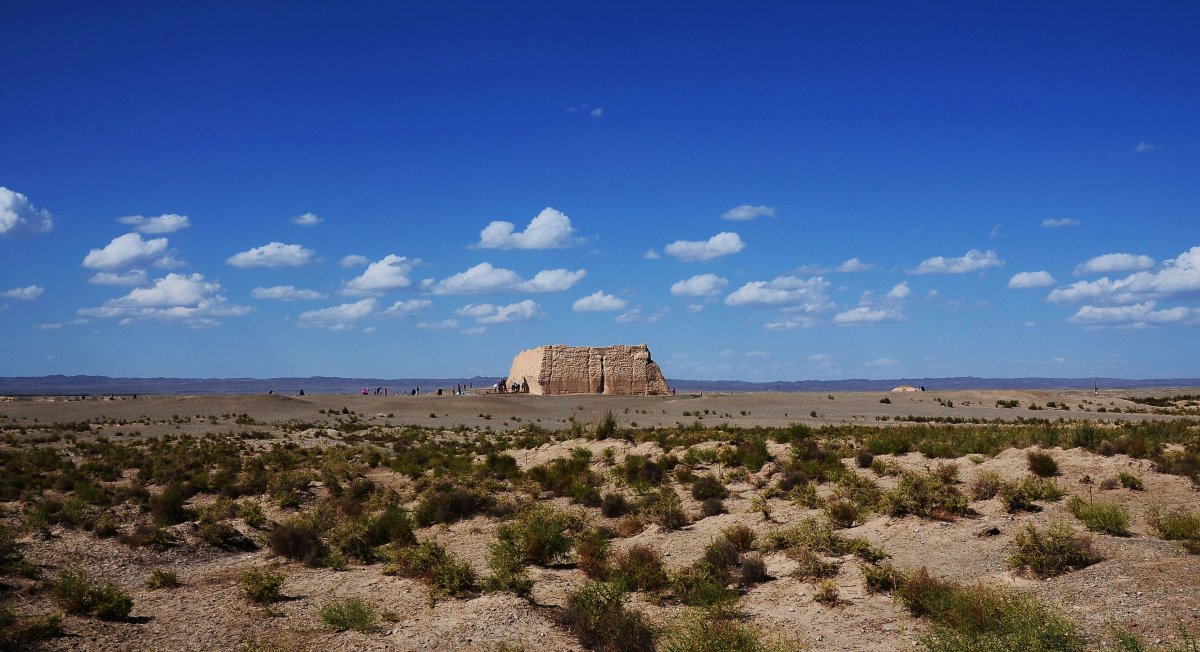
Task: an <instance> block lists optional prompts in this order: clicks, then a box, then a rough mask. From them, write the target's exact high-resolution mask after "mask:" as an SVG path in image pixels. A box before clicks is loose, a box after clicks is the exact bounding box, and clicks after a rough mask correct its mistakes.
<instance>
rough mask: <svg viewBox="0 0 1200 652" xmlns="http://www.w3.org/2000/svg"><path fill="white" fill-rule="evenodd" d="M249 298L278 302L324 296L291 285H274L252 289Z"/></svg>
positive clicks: (322, 297) (306, 299) (307, 299)
mask: <svg viewBox="0 0 1200 652" xmlns="http://www.w3.org/2000/svg"><path fill="white" fill-rule="evenodd" d="M250 296H252V297H254V298H255V299H276V300H279V301H309V300H312V299H324V298H325V295H324V294H321V293H320V292H317V291H316V290H300V289H296V287H295V286H292V285H276V286H273V287H269V288H254V289H253V290H251V291H250Z"/></svg>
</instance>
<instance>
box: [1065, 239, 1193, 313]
mask: <svg viewBox="0 0 1200 652" xmlns="http://www.w3.org/2000/svg"><path fill="white" fill-rule="evenodd" d="M1093 260H1094V259H1093ZM1197 294H1200V246H1197V247H1192V248H1191V249H1189V250H1187V251H1185V252H1183V253H1181V254H1179V255H1178V256H1176V257H1175V258H1173V259H1171V260H1165V261H1163V264H1162V268H1161V269H1159V270H1158V271H1156V272H1149V271H1143V272H1137V273H1135V274H1130V275H1129V276H1126V277H1124V278H1119V279H1117V280H1115V281H1114V280H1110V279H1109V278H1108V277H1107V276H1105V277H1102V278H1099V279H1097V280H1095V281H1078V282H1076V283H1073V284H1071V285H1069V286H1067V287H1065V288H1058V289H1056V290H1054V291H1052V292H1051V293H1050V294H1049V295H1048V296H1047V297H1046V298H1047V299H1048V300H1050V301H1053V302H1054V303H1084V302H1101V303H1110V304H1129V303H1142V302H1146V301H1150V300H1156V299H1157V300H1169V299H1178V298H1183V297H1189V296H1195V295H1197Z"/></svg>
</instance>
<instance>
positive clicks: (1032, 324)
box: [1025, 320, 1037, 328]
mask: <svg viewBox="0 0 1200 652" xmlns="http://www.w3.org/2000/svg"><path fill="white" fill-rule="evenodd" d="M1025 328H1037V322H1036V321H1032V320H1030V321H1027V322H1025Z"/></svg>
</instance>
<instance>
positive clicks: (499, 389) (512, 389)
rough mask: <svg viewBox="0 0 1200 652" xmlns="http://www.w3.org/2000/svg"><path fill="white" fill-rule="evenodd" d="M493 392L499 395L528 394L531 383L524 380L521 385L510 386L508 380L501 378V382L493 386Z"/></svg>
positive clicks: (513, 384)
mask: <svg viewBox="0 0 1200 652" xmlns="http://www.w3.org/2000/svg"><path fill="white" fill-rule="evenodd" d="M492 390H493V391H494V392H496V393H497V394H528V393H529V382H528V381H526V380H525V379H524V378H522V379H521V382H520V383H517V382H513V383H512V384H509V382H508V379H507V378H501V379H500V381H499V382H497V383H496V384H495V385H492Z"/></svg>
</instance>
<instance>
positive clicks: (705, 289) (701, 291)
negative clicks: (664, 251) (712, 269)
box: [671, 274, 729, 297]
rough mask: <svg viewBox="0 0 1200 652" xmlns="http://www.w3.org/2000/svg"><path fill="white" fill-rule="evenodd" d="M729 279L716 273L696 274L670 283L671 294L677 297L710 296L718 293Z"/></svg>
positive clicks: (727, 283)
mask: <svg viewBox="0 0 1200 652" xmlns="http://www.w3.org/2000/svg"><path fill="white" fill-rule="evenodd" d="M727 285H729V281H727V280H725V279H724V278H721V277H720V276H717V275H716V274H697V275H695V276H693V277H691V278H686V279H683V280H682V281H676V282H675V283H674V284H672V285H671V294H673V295H675V296H677V297H712V296H716V295H718V294H720V293H721V292H722V291H723V290H724V289H725V287H726V286H727Z"/></svg>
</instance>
